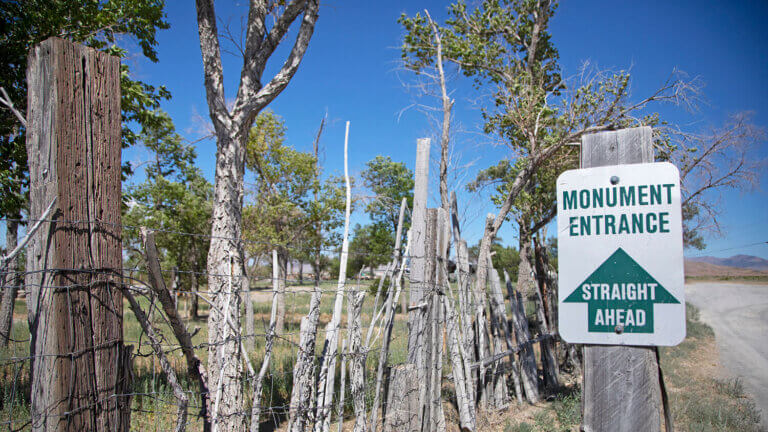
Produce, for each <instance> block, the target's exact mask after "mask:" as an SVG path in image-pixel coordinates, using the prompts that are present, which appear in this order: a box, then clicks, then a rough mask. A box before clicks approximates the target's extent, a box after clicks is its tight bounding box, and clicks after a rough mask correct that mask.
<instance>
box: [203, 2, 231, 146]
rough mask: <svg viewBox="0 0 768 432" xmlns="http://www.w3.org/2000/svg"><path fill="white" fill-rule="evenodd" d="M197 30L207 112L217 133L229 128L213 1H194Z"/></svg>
mask: <svg viewBox="0 0 768 432" xmlns="http://www.w3.org/2000/svg"><path fill="white" fill-rule="evenodd" d="M195 3H196V4H197V30H198V33H199V35H200V52H201V53H202V56H203V68H204V71H205V95H206V98H207V99H208V110H209V112H210V115H211V120H213V122H214V127H215V128H216V130H217V131H219V130H221V128H222V127H224V128H229V126H230V124H231V122H230V116H229V110H228V109H227V104H226V101H225V99H224V72H223V69H222V66H221V48H220V47H219V36H218V31H217V29H216V12H215V11H214V8H213V0H196V2H195Z"/></svg>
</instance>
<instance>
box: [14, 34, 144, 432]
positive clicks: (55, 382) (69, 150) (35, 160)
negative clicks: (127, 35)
mask: <svg viewBox="0 0 768 432" xmlns="http://www.w3.org/2000/svg"><path fill="white" fill-rule="evenodd" d="M27 80H28V87H29V92H28V121H29V124H28V129H27V153H28V157H29V160H30V182H31V183H30V214H29V216H30V218H31V219H35V218H37V217H39V216H40V215H41V213H42V211H43V209H44V208H45V207H46V206H47V205H48V204H49V203H50V202H51V201H52V200H53V199H54V197H55V198H56V199H57V202H58V210H57V211H56V212H55V213H54V215H53V217H52V219H57V220H60V221H68V222H58V223H48V224H47V226H45V227H43V229H41V230H39V231H38V232H37V233H36V235H35V238H34V239H33V240H32V242H31V244H30V250H29V253H28V256H27V270H30V271H38V273H36V274H34V275H32V274H31V275H29V276H28V279H27V281H26V284H27V285H28V286H30V290H29V293H28V294H29V305H30V307H29V312H28V313H29V322H30V332H31V334H32V341H31V354H32V355H33V356H34V357H35V358H34V360H33V364H32V368H33V372H32V374H31V375H32V377H33V382H32V403H31V411H32V418H33V419H34V420H33V425H32V427H33V429H34V430H46V431H47V430H127V428H128V424H127V420H128V414H127V411H126V410H127V409H128V408H129V406H128V405H129V399H128V397H127V396H115V395H121V394H126V393H128V392H127V390H128V385H129V383H128V376H127V375H124V373H123V372H124V368H122V367H121V365H123V360H124V356H125V352H126V349H125V347H124V346H123V344H122V338H123V329H122V314H123V303H122V302H123V299H122V293H121V291H120V289H119V285H121V284H122V276H121V273H122V239H121V232H120V204H121V199H120V198H121V183H120V182H121V177H120V176H121V172H120V170H121V137H120V134H121V114H120V62H119V59H117V58H116V57H111V56H108V55H106V54H104V53H101V52H99V51H96V50H93V49H90V48H86V47H84V46H81V45H77V44H73V43H70V42H67V41H64V40H61V39H55V38H51V39H48V40H46V41H44V42H42V43H41V44H39V45H37V46H35V47H34V48H33V49H32V50H31V51H30V56H29V59H28V69H27ZM71 221H77V222H71ZM54 269H61V270H54ZM64 269H66V270H64ZM51 286H60V287H61V286H65V287H67V288H65V289H62V288H56V289H54V288H51ZM68 353H73V354H74V355H72V356H66V355H64V356H50V355H51V354H68Z"/></svg>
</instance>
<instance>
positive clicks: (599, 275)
mask: <svg viewBox="0 0 768 432" xmlns="http://www.w3.org/2000/svg"><path fill="white" fill-rule="evenodd" d="M651 134H652V130H651V128H650V127H642V128H634V129H623V130H619V131H615V132H603V133H599V134H594V135H587V136H585V137H583V139H582V151H581V167H582V169H579V170H572V171H567V172H565V173H563V174H562V175H561V176H560V177H559V178H558V180H557V197H558V255H559V259H558V262H559V267H560V268H559V270H560V271H559V286H560V293H559V327H560V329H559V330H560V335H561V336H562V338H563V339H564V340H565V341H567V342H569V343H583V344H589V345H587V346H585V347H584V385H583V396H582V397H583V404H582V409H583V420H582V430H584V431H589V432H593V431H637V430H643V431H659V430H660V428H661V411H662V409H661V408H662V403H661V401H662V383H661V382H660V378H659V369H658V360H657V356H656V349H655V348H654V347H655V346H658V345H666V346H671V345H676V344H678V343H680V342H681V341H682V340H683V339H684V338H685V300H684V274H683V244H682V216H681V208H680V182H679V173H678V171H677V168H676V167H675V166H674V165H672V164H669V163H652V162H653V148H652V139H651ZM667 422H669V421H668V420H667ZM668 426H669V425H668Z"/></svg>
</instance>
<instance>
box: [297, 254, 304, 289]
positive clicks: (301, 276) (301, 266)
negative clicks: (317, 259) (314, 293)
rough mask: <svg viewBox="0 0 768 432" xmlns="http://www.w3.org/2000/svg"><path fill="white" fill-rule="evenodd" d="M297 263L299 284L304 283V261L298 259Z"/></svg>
mask: <svg viewBox="0 0 768 432" xmlns="http://www.w3.org/2000/svg"><path fill="white" fill-rule="evenodd" d="M298 263H299V285H304V262H302V261H301V260H299V261H298Z"/></svg>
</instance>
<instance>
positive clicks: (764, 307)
mask: <svg viewBox="0 0 768 432" xmlns="http://www.w3.org/2000/svg"><path fill="white" fill-rule="evenodd" d="M685 296H686V301H687V302H689V303H691V304H693V305H694V306H696V307H697V308H699V310H701V319H702V320H703V321H704V322H706V323H707V324H709V325H710V326H712V328H713V329H714V330H715V340H716V341H717V347H718V350H719V351H720V360H721V362H722V363H723V366H725V368H726V369H727V370H728V372H730V374H731V375H732V376H734V377H740V378H741V379H742V380H743V382H744V386H745V387H746V389H747V390H748V391H749V392H750V393H751V394H752V395H754V397H755V401H756V403H757V405H758V407H759V408H760V409H761V410H762V416H763V426H764V427H768V285H758V284H754V285H753V284H749V283H718V282H700V283H693V284H688V285H686V287H685Z"/></svg>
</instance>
